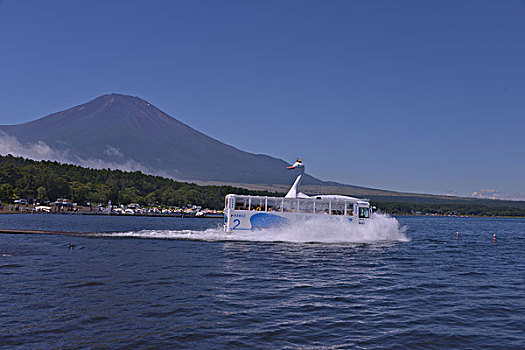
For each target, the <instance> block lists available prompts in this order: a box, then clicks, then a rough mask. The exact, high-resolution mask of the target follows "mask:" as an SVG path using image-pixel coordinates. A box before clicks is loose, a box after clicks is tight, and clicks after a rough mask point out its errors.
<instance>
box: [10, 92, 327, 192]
mask: <svg viewBox="0 0 525 350" xmlns="http://www.w3.org/2000/svg"><path fill="white" fill-rule="evenodd" d="M0 131H1V132H3V134H2V136H1V139H2V140H1V145H0V153H1V154H7V153H12V154H13V155H19V156H25V157H28V158H33V159H48V160H58V161H62V162H68V163H73V164H78V165H83V166H88V167H93V168H108V167H109V168H113V169H115V168H116V169H122V170H131V171H134V170H141V171H143V172H145V173H149V174H154V175H162V176H167V177H171V178H174V179H178V180H200V181H215V182H228V183H252V184H287V185H289V184H290V183H292V182H293V179H294V177H295V176H296V174H295V173H294V172H291V171H288V170H286V169H285V167H286V166H287V165H288V164H287V163H286V162H285V161H283V160H281V159H277V158H273V157H270V156H267V155H263V154H253V153H248V152H244V151H241V150H239V149H237V148H235V147H232V146H229V145H227V144H225V143H222V142H220V141H218V140H215V139H213V138H211V137H209V136H206V135H204V134H203V133H201V132H199V131H197V130H195V129H192V128H191V127H189V126H188V125H186V124H184V123H182V122H180V121H178V120H177V119H175V118H173V117H171V116H169V115H167V114H166V113H164V112H163V111H161V110H160V109H158V108H157V107H155V106H153V105H151V104H150V103H148V102H147V101H144V100H142V99H140V98H138V97H133V96H126V95H120V94H109V95H104V96H100V97H98V98H96V99H94V100H92V101H89V102H87V103H84V104H82V105H79V106H76V107H73V108H70V109H67V110H65V111H61V112H58V113H53V114H50V115H48V116H45V117H43V118H40V119H37V120H34V121H31V122H28V123H23V124H18V125H8V126H5V125H4V126H0ZM304 183H305V184H306V185H308V184H309V185H322V184H323V182H322V181H321V180H319V179H316V178H314V177H312V176H309V175H306V177H305V179H304Z"/></svg>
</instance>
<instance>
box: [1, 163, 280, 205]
mask: <svg viewBox="0 0 525 350" xmlns="http://www.w3.org/2000/svg"><path fill="white" fill-rule="evenodd" d="M228 193H236V194H245V195H262V196H276V195H278V194H276V193H270V192H267V191H250V190H246V189H243V188H236V187H232V186H199V185H196V184H193V183H186V182H178V181H175V180H172V179H167V178H163V177H160V176H153V175H146V174H143V173H142V172H140V171H134V172H126V171H122V170H110V169H100V170H99V169H90V168H83V167H80V166H77V165H70V164H61V163H58V162H56V161H35V160H31V159H25V158H22V157H13V156H12V155H7V156H0V200H2V202H8V203H9V202H13V200H15V199H17V198H26V199H36V200H37V201H39V202H42V201H45V200H49V201H55V200H56V199H58V198H67V199H70V200H71V201H73V202H75V203H78V204H80V205H84V204H87V203H107V202H108V201H111V202H112V203H113V204H129V203H139V204H141V205H163V206H178V207H183V206H185V205H188V204H191V205H200V206H202V207H205V208H210V209H221V208H223V207H224V196H225V195H226V194H228Z"/></svg>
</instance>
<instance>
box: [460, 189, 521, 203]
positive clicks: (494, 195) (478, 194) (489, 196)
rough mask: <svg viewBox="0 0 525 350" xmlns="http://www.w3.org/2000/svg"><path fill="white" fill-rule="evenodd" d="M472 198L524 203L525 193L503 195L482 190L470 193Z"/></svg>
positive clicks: (491, 190) (494, 190)
mask: <svg viewBox="0 0 525 350" xmlns="http://www.w3.org/2000/svg"><path fill="white" fill-rule="evenodd" d="M470 196H471V197H474V198H483V199H501V200H510V201H524V200H525V193H505V192H502V191H498V190H496V189H493V188H482V189H481V190H479V191H476V192H472V194H471V195H470Z"/></svg>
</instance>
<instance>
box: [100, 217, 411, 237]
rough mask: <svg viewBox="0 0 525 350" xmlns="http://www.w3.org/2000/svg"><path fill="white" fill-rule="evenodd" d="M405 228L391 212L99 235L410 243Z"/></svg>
mask: <svg viewBox="0 0 525 350" xmlns="http://www.w3.org/2000/svg"><path fill="white" fill-rule="evenodd" d="M405 231H406V228H405V227H400V226H399V222H398V221H397V220H396V219H395V218H393V217H390V216H388V215H384V214H373V215H372V220H369V221H368V222H367V223H366V224H365V225H356V224H352V223H349V222H346V221H344V220H342V221H337V220H330V219H329V218H327V217H319V218H315V219H310V220H308V221H306V222H302V223H296V224H294V225H290V226H283V227H278V228H271V229H262V230H253V231H236V232H233V233H229V234H227V233H225V232H224V230H223V228H222V225H221V226H220V227H216V228H211V229H207V230H204V231H197V230H179V231H170V230H142V231H130V232H113V233H105V234H100V235H101V236H109V237H136V238H156V239H159V238H160V239H185V240H202V241H253V242H297V243H310V242H320V243H374V242H409V241H410V239H409V238H407V236H406V233H405Z"/></svg>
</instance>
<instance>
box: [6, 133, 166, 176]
mask: <svg viewBox="0 0 525 350" xmlns="http://www.w3.org/2000/svg"><path fill="white" fill-rule="evenodd" d="M106 151H108V152H110V153H111V152H113V153H112V154H109V155H116V156H118V157H123V156H124V155H123V154H122V153H121V152H120V151H119V150H118V148H115V147H112V146H108V148H107V149H106ZM106 151H104V153H105V154H108V153H107V152H106ZM0 154H2V155H7V154H12V155H13V156H15V157H24V158H29V159H34V160H53V161H57V162H61V163H69V164H75V165H80V166H83V167H88V168H95V169H107V168H110V169H120V170H123V171H142V172H143V173H146V174H155V175H161V174H157V173H155V172H154V171H152V169H149V168H148V167H146V166H144V165H142V164H140V163H139V162H136V161H134V160H133V159H127V160H125V161H124V160H123V161H122V162H108V161H105V160H102V159H98V158H88V159H83V158H81V157H79V156H76V155H72V154H70V152H69V151H68V150H54V149H52V148H51V147H50V146H49V145H47V144H46V143H45V142H42V141H38V142H35V143H28V144H23V143H21V142H20V141H18V139H17V138H16V137H14V136H11V135H8V134H6V133H5V132H3V131H0Z"/></svg>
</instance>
